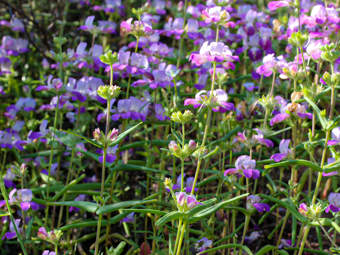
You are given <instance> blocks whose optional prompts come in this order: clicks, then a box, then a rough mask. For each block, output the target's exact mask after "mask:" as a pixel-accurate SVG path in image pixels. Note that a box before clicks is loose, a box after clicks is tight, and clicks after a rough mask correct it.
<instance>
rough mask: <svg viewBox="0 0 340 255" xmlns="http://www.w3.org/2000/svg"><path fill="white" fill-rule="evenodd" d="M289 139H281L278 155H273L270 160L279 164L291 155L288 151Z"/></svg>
mask: <svg viewBox="0 0 340 255" xmlns="http://www.w3.org/2000/svg"><path fill="white" fill-rule="evenodd" d="M289 143H290V139H282V140H281V142H280V145H279V151H280V153H275V154H273V155H272V156H271V157H270V159H272V160H274V161H275V162H280V161H281V160H282V159H284V158H286V157H288V155H289V154H290V153H291V150H290V149H289Z"/></svg>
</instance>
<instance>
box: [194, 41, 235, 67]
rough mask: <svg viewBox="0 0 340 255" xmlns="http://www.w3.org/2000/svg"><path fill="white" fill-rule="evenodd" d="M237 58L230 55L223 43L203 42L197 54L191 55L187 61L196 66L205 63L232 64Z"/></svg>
mask: <svg viewBox="0 0 340 255" xmlns="http://www.w3.org/2000/svg"><path fill="white" fill-rule="evenodd" d="M234 60H238V57H235V56H233V55H232V52H231V50H230V49H229V47H228V46H227V45H225V44H224V43H223V42H210V43H209V42H208V41H206V42H204V43H203V45H202V46H201V49H200V51H199V53H191V55H190V58H189V61H191V62H192V63H193V64H195V65H197V66H201V65H203V64H204V63H207V62H213V61H215V62H224V61H227V62H232V61H234Z"/></svg>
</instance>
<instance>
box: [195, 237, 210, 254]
mask: <svg viewBox="0 0 340 255" xmlns="http://www.w3.org/2000/svg"><path fill="white" fill-rule="evenodd" d="M212 244H213V242H212V240H209V239H208V238H206V237H203V238H202V239H200V240H198V241H197V242H196V244H195V247H196V250H197V251H198V252H202V251H205V250H206V249H207V248H211V247H212ZM203 254H204V253H203Z"/></svg>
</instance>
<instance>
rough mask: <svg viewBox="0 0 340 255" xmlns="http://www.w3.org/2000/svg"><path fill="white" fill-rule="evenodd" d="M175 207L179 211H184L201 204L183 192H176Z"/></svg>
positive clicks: (192, 196)
mask: <svg viewBox="0 0 340 255" xmlns="http://www.w3.org/2000/svg"><path fill="white" fill-rule="evenodd" d="M175 196H176V201H177V206H178V208H179V209H180V210H181V211H186V210H190V209H192V208H194V207H195V206H197V205H199V204H202V203H200V202H198V201H197V200H196V197H195V196H194V195H188V194H187V193H185V192H176V193H175Z"/></svg>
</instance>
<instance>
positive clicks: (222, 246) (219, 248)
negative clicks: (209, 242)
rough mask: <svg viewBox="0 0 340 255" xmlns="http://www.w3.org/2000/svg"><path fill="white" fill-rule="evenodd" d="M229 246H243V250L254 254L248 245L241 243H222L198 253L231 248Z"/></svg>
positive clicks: (238, 247)
mask: <svg viewBox="0 0 340 255" xmlns="http://www.w3.org/2000/svg"><path fill="white" fill-rule="evenodd" d="M229 248H237V249H240V248H242V250H244V251H245V252H246V253H248V254H249V255H253V253H252V252H251V250H250V249H249V248H248V247H247V246H245V245H241V244H224V245H220V246H217V247H214V248H211V249H207V250H205V251H202V252H200V253H198V255H200V254H209V253H210V252H213V251H220V250H223V249H229Z"/></svg>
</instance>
